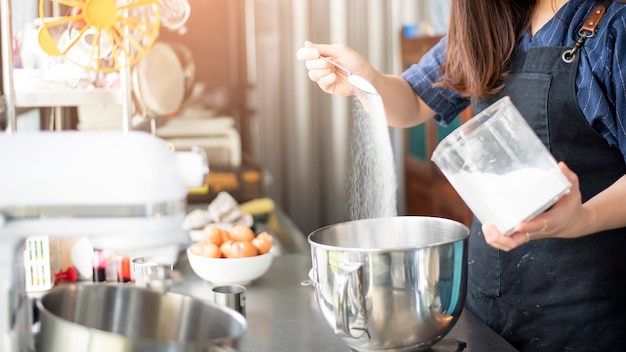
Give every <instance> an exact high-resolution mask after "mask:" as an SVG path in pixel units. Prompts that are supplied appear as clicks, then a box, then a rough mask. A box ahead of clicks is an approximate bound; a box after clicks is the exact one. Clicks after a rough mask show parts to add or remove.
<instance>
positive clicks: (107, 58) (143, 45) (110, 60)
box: [39, 0, 160, 72]
mask: <svg viewBox="0 0 626 352" xmlns="http://www.w3.org/2000/svg"><path fill="white" fill-rule="evenodd" d="M50 1H51V2H54V3H58V4H61V5H66V6H68V7H69V10H70V13H72V15H71V16H62V17H58V18H47V17H45V13H46V12H45V8H46V5H47V3H48V1H46V0H39V19H40V21H41V28H40V32H39V43H40V45H41V47H42V49H43V50H44V51H45V52H46V53H48V54H51V55H54V56H64V57H65V58H66V59H68V60H69V61H71V62H73V63H74V64H76V65H78V66H80V67H82V68H84V69H87V70H90V71H98V72H115V71H119V70H120V69H121V68H124V67H127V66H130V65H134V64H135V63H137V62H138V61H139V60H140V59H141V58H142V57H143V56H144V55H145V54H146V53H147V52H149V49H150V47H151V46H152V44H153V43H154V41H155V40H156V38H157V36H158V33H159V26H160V12H159V1H158V0H142V1H138V0H130V1H128V2H125V3H124V4H120V5H118V1H107V0H84V1H70V2H68V1H67V0H50ZM142 12H149V13H150V14H151V16H150V17H149V18H146V17H144V18H139V17H134V15H135V14H136V13H142ZM66 27H69V28H68V33H72V32H73V34H72V35H70V36H69V37H67V38H66V40H64V41H60V40H55V39H54V38H55V36H54V35H53V32H55V31H57V30H58V28H66Z"/></svg>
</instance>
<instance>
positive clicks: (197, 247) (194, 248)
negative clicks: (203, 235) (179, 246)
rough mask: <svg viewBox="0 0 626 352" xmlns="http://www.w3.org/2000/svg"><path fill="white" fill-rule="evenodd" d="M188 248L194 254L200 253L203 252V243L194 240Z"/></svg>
mask: <svg viewBox="0 0 626 352" xmlns="http://www.w3.org/2000/svg"><path fill="white" fill-rule="evenodd" d="M189 250H190V251H191V253H193V254H195V255H202V253H204V243H202V242H196V243H194V244H192V245H191V248H189Z"/></svg>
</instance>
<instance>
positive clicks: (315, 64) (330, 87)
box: [296, 41, 377, 96]
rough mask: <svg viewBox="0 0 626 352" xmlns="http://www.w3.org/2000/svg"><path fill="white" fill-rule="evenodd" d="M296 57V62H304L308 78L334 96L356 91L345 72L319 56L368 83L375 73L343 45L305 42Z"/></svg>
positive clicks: (354, 52)
mask: <svg viewBox="0 0 626 352" xmlns="http://www.w3.org/2000/svg"><path fill="white" fill-rule="evenodd" d="M296 56H297V58H298V60H300V61H304V62H305V65H306V68H307V69H308V70H309V78H310V79H311V80H312V81H314V82H317V84H318V85H319V86H320V88H321V89H322V90H323V91H325V92H327V93H330V94H334V95H340V96H349V95H354V94H355V93H356V91H355V88H354V87H353V86H352V84H350V83H349V82H348V80H347V78H348V76H347V73H346V72H344V71H343V70H341V69H340V68H338V67H336V66H334V65H333V64H331V63H329V62H326V61H325V60H322V59H320V56H323V57H327V58H329V59H331V60H333V61H335V62H336V63H338V64H339V65H341V66H343V67H345V68H347V69H348V70H349V71H350V72H352V73H353V74H357V75H360V76H362V77H363V78H365V79H366V80H368V81H369V82H372V81H373V78H374V76H375V75H376V73H377V71H376V70H375V69H374V68H373V67H372V66H371V65H370V64H369V63H368V62H367V61H366V60H365V58H364V57H363V56H361V55H360V54H359V53H357V52H356V51H354V50H353V49H351V48H349V47H347V46H345V45H327V44H314V43H311V42H308V41H307V42H306V43H304V47H302V48H300V49H298V52H297V54H296Z"/></svg>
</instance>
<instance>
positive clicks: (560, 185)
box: [449, 166, 571, 234]
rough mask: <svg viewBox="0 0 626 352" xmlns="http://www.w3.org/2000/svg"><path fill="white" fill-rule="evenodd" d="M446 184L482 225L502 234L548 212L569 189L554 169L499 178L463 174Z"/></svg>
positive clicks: (513, 173) (565, 180) (525, 171)
mask: <svg viewBox="0 0 626 352" xmlns="http://www.w3.org/2000/svg"><path fill="white" fill-rule="evenodd" d="M449 181H450V183H451V184H452V186H453V187H454V189H455V190H456V191H457V192H458V193H459V195H460V196H461V198H463V200H464V201H465V203H466V204H467V205H468V206H469V208H470V209H471V210H472V212H473V213H474V215H476V217H477V218H478V220H480V222H481V223H486V222H493V223H495V225H496V227H498V229H499V230H500V232H502V233H505V234H508V233H510V232H512V231H513V229H514V228H515V226H516V225H517V224H518V223H520V222H522V221H525V220H528V219H530V218H531V217H533V216H535V215H537V214H539V213H541V212H543V211H544V210H546V209H548V208H549V207H550V206H552V204H554V202H556V201H557V200H558V199H559V198H560V197H561V196H562V195H564V194H565V193H567V192H568V191H569V188H570V187H571V184H570V183H569V181H568V180H567V179H566V178H565V176H564V175H563V174H562V173H561V170H559V169H558V168H557V167H556V166H555V167H554V168H552V169H550V170H544V169H539V168H524V169H519V170H515V171H513V172H510V173H506V174H502V175H496V174H489V173H470V172H465V171H462V172H460V173H457V174H454V175H452V177H450V178H449Z"/></svg>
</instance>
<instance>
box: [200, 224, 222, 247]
mask: <svg viewBox="0 0 626 352" xmlns="http://www.w3.org/2000/svg"><path fill="white" fill-rule="evenodd" d="M222 232H223V231H222V229H220V228H219V227H218V226H217V225H207V226H205V228H204V230H202V240H203V241H205V242H210V243H214V244H216V245H218V246H219V245H221V244H222V243H223V242H224V236H223V234H222Z"/></svg>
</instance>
